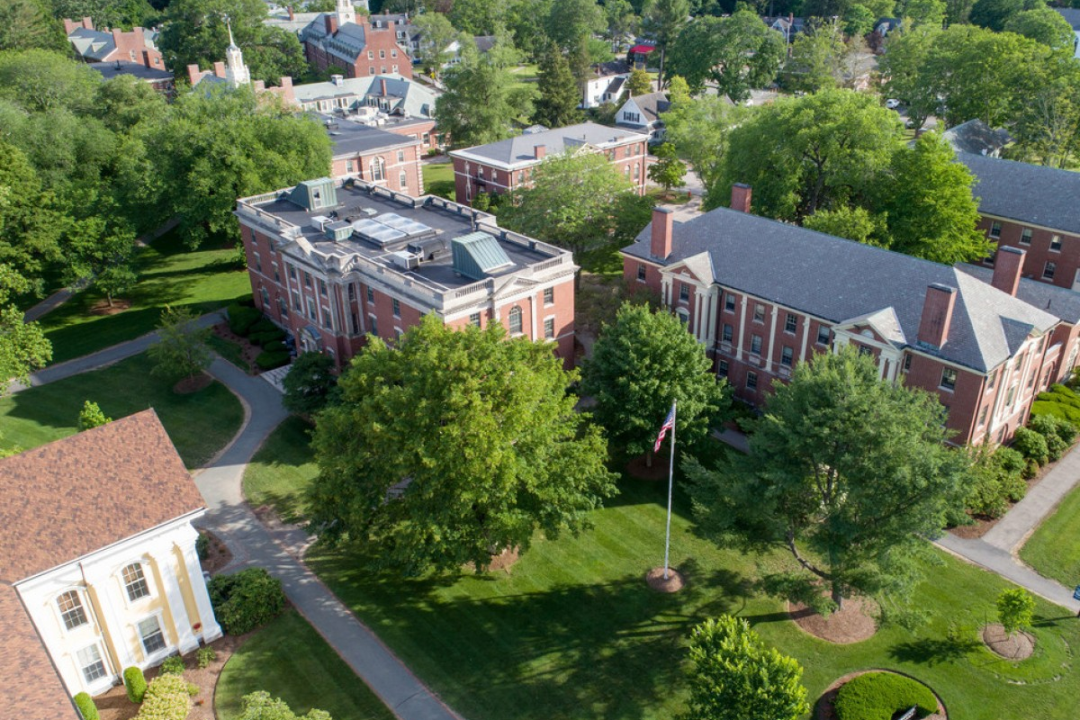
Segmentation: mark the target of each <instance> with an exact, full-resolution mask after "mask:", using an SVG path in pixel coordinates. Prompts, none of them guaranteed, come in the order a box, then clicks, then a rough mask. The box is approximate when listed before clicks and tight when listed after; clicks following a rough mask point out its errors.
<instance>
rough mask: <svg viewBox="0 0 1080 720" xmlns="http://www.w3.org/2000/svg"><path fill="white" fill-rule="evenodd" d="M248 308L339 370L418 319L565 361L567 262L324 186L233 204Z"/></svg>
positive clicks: (419, 202) (435, 202)
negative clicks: (539, 344)
mask: <svg viewBox="0 0 1080 720" xmlns="http://www.w3.org/2000/svg"><path fill="white" fill-rule="evenodd" d="M236 215H237V217H238V218H239V220H240V230H241V236H242V238H243V242H244V248H245V251H246V253H247V259H248V271H249V274H250V276H251V288H252V292H253V293H254V297H255V303H256V305H257V306H258V307H259V308H260V309H261V310H262V311H263V312H264V313H265V314H266V315H267V316H268V317H269V318H270V319H271V320H273V321H274V322H275V323H277V324H279V325H280V326H281V327H283V328H285V330H286V331H287V332H288V333H290V335H292V337H293V338H295V340H296V344H297V347H298V349H301V350H319V351H322V352H325V353H327V354H328V355H330V356H331V357H333V358H334V359H335V360H336V361H337V363H338V365H339V366H340V365H342V364H343V363H345V362H346V361H347V360H348V359H349V358H350V357H352V356H353V355H354V354H356V353H357V352H358V351H359V350H360V349H361V348H362V347H363V346H364V344H365V343H366V342H367V335H368V334H369V333H370V334H373V335H378V336H379V337H381V338H383V339H386V340H388V341H391V342H392V341H393V340H394V339H396V338H397V336H399V335H400V334H401V333H403V332H404V331H405V330H406V329H408V328H409V327H410V326H412V325H415V324H416V323H418V322H419V320H420V317H421V316H422V315H427V314H432V313H434V314H435V315H437V316H438V317H440V318H442V320H443V321H444V322H445V323H446V324H447V325H449V326H451V327H464V326H467V325H477V326H480V327H485V326H487V324H488V323H491V322H500V323H502V324H503V325H504V326H505V327H506V328H507V331H508V332H509V334H510V335H512V336H518V335H521V336H525V337H529V338H532V339H534V340H538V341H547V342H551V343H554V350H555V353H556V355H558V356H559V357H560V358H562V359H563V360H564V362H565V363H566V364H567V365H568V366H569V365H572V364H573V353H574V273H575V271H576V270H577V266H575V265H574V260H573V256H572V255H571V254H570V253H569V252H567V251H565V250H562V249H560V248H556V247H553V246H551V245H548V244H546V243H543V242H540V241H538V240H533V239H531V238H528V237H524V236H521V235H517V234H516V233H511V232H508V231H506V230H503V229H501V228H499V227H498V226H497V225H496V224H495V222H494V218H493V217H492V216H491V215H488V214H485V213H481V212H477V211H475V210H472V209H471V208H468V207H464V206H461V205H458V204H457V203H454V202H450V201H448V200H444V199H442V198H437V197H432V196H427V197H424V198H415V197H411V196H409V195H405V194H402V193H398V192H394V191H392V190H387V189H385V188H381V187H378V186H375V185H372V184H369V183H366V182H346V183H344V184H339V183H338V182H337V181H335V180H332V179H330V178H322V179H320V180H310V181H307V182H304V183H301V184H300V185H297V186H296V187H295V188H289V189H286V190H283V191H280V192H275V193H268V194H266V195H261V196H258V197H252V198H244V199H241V200H239V201H238V202H237V208H236Z"/></svg>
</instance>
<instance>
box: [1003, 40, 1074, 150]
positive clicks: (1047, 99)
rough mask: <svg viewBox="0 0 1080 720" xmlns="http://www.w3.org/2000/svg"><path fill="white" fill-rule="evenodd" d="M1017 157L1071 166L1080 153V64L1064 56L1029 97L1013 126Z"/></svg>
mask: <svg viewBox="0 0 1080 720" xmlns="http://www.w3.org/2000/svg"><path fill="white" fill-rule="evenodd" d="M1012 133H1013V137H1015V138H1016V146H1015V147H1014V148H1012V151H1013V153H1014V155H1015V156H1016V157H1017V159H1020V160H1026V161H1028V162H1038V163H1042V164H1044V165H1049V166H1051V167H1058V168H1065V167H1068V166H1069V164H1070V161H1071V158H1072V157H1073V156H1076V155H1080V64H1078V63H1077V62H1076V61H1074V60H1072V59H1061V60H1058V61H1056V62H1055V63H1054V65H1053V67H1052V68H1051V69H1050V71H1049V72H1047V73H1046V75H1045V76H1044V80H1043V82H1042V83H1040V85H1039V87H1038V89H1037V90H1035V92H1033V93H1032V94H1031V95H1029V96H1028V99H1027V102H1026V103H1025V104H1024V106H1023V110H1022V112H1021V113H1020V116H1019V117H1018V118H1017V120H1016V124H1015V126H1014V127H1013V128H1012Z"/></svg>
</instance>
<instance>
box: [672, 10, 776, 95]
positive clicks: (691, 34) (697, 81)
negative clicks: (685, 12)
mask: <svg viewBox="0 0 1080 720" xmlns="http://www.w3.org/2000/svg"><path fill="white" fill-rule="evenodd" d="M786 49H787V48H786V47H785V43H784V38H783V37H782V36H781V35H780V33H777V32H774V31H772V30H770V29H769V28H768V27H767V26H766V25H765V24H764V23H762V22H761V18H759V17H758V16H757V14H756V13H754V12H752V11H750V10H740V11H738V12H736V13H735V14H734V15H731V16H730V17H725V18H716V17H701V18H698V19H696V20H694V22H692V23H690V24H689V25H687V26H686V28H685V29H684V30H682V32H680V33H679V37H678V40H677V41H676V42H675V43H674V44H673V45H672V47H671V50H670V59H669V64H668V70H667V72H668V73H669V74H673V75H679V76H680V77H682V78H684V79H685V80H686V82H687V83H688V84H689V85H690V90H691V91H692V92H701V90H702V89H703V88H704V86H705V83H706V82H710V83H714V84H715V85H716V86H717V90H718V92H719V93H720V94H721V95H727V96H728V97H729V98H731V100H732V101H734V102H742V101H744V100H746V99H748V98H749V97H750V90H751V89H752V88H760V87H764V86H766V85H768V84H769V83H771V82H772V81H773V79H774V78H775V77H776V73H777V71H778V70H779V69H780V62H781V61H782V60H783V58H784V53H785V52H786Z"/></svg>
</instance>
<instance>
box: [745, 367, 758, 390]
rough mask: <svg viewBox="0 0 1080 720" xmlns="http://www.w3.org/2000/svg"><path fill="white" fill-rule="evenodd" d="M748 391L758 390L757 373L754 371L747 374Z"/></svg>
mask: <svg viewBox="0 0 1080 720" xmlns="http://www.w3.org/2000/svg"><path fill="white" fill-rule="evenodd" d="M746 389H747V390H757V373H756V372H754V371H753V370H751V371H750V372H748V373H746Z"/></svg>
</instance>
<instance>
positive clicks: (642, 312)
mask: <svg viewBox="0 0 1080 720" xmlns="http://www.w3.org/2000/svg"><path fill="white" fill-rule="evenodd" d="M725 387H726V386H725V385H724V384H723V382H718V381H717V379H716V375H715V373H713V372H712V361H711V360H709V358H708V356H706V355H705V350H704V346H703V345H702V344H701V343H699V342H698V341H697V340H696V339H695V338H694V336H693V335H691V334H690V333H688V332H687V331H686V326H685V325H683V324H682V323H681V322H680V321H679V319H678V318H677V317H675V315H672V314H671V313H669V312H666V311H658V312H653V311H652V310H650V309H649V307H648V306H647V305H635V304H632V303H626V304H624V305H623V306H622V307H621V308H620V309H619V312H618V314H617V315H616V316H615V321H614V322H613V323H612V324H610V325H605V326H604V327H603V329H602V330H601V332H600V336H599V338H597V341H596V346H595V347H594V349H593V356H592V358H591V359H590V360H589V361H588V362H587V363H586V365H585V370H584V382H583V386H582V391H583V393H584V394H585V395H589V396H592V397H593V398H594V399H595V400H596V408H595V410H594V415H595V417H596V421H597V422H598V423H600V425H601V426H603V428H604V430H605V431H606V432H607V436H608V439H609V440H610V441H611V443H612V445H613V446H614V448H615V450H616V451H617V452H618V453H619V454H620V455H623V454H625V455H626V456H630V457H633V456H638V455H642V454H644V453H649V454H650V458H651V452H652V448H653V441H654V440H655V439H656V431H657V429H658V428H659V427H660V424H661V423H662V422H663V420H664V417H665V416H666V415H667V413H668V410H670V409H671V403H672V401H678V410H677V415H678V417H677V431H678V438H679V441H680V442H681V443H685V445H684V447H692V446H693V445H694V444H695V443H697V442H699V441H700V440H702V439H703V438H705V437H706V436H707V435H708V432H709V428H710V427H711V426H712V425H713V424H715V423H716V422H717V421H718V420H720V419H721V418H720V416H721V413H722V412H723V410H725V409H726V408H727V406H728V397H727V393H726V392H725Z"/></svg>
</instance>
